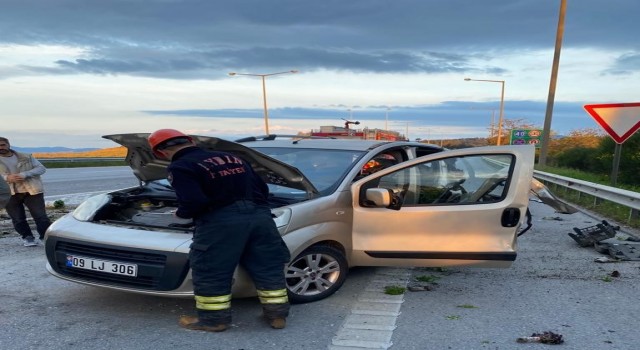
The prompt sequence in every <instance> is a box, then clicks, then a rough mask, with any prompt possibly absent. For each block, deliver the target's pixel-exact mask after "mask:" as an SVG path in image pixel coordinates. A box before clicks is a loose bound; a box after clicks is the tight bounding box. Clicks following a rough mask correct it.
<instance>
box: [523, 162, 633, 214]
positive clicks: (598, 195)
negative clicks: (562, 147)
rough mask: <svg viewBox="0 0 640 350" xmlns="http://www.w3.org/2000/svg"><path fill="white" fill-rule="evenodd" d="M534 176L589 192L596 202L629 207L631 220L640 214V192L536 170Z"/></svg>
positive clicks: (541, 179)
mask: <svg viewBox="0 0 640 350" xmlns="http://www.w3.org/2000/svg"><path fill="white" fill-rule="evenodd" d="M533 176H534V177H535V178H536V179H538V180H540V181H543V182H550V183H553V184H555V185H559V186H562V187H565V188H568V189H571V190H575V191H578V192H580V193H585V194H589V195H591V196H593V197H594V201H595V202H594V204H597V201H598V200H607V201H610V202H614V203H617V204H620V205H623V206H625V207H627V208H629V218H628V220H629V221H630V220H631V218H633V217H638V215H639V214H640V193H638V192H633V191H628V190H623V189H619V188H615V187H610V186H605V185H600V184H596V183H593V182H588V181H583V180H576V179H573V178H570V177H566V176H560V175H555V174H550V173H545V172H542V171H537V170H535V171H534V172H533Z"/></svg>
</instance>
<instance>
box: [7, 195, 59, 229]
mask: <svg viewBox="0 0 640 350" xmlns="http://www.w3.org/2000/svg"><path fill="white" fill-rule="evenodd" d="M25 207H27V209H29V214H31V217H32V218H33V221H34V222H35V223H36V229H37V231H38V234H39V236H40V238H41V239H42V238H44V234H45V232H47V229H48V228H49V225H51V221H50V220H49V217H48V216H47V211H46V209H45V205H44V194H42V193H38V194H34V195H31V194H29V193H16V194H14V195H12V196H11V198H10V199H9V202H8V203H7V206H6V207H5V210H6V211H7V214H9V216H10V217H11V221H12V223H13V228H14V229H15V230H16V231H17V232H18V234H19V235H20V236H22V238H26V237H33V233H32V232H31V227H29V223H28V222H27V213H26V211H25V209H24V208H25Z"/></svg>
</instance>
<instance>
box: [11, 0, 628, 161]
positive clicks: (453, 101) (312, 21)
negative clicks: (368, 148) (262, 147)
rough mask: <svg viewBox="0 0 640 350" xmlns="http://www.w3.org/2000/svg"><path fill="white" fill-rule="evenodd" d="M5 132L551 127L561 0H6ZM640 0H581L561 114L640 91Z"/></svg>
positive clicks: (69, 143)
mask: <svg viewBox="0 0 640 350" xmlns="http://www.w3.org/2000/svg"><path fill="white" fill-rule="evenodd" d="M0 9H1V11H0V33H2V34H1V35H0V118H1V119H2V128H1V129H0V130H1V131H0V135H1V136H6V137H8V138H10V140H11V141H12V144H13V145H14V146H22V147H44V146H65V147H72V148H79V147H113V146H115V144H113V143H112V142H111V141H108V140H104V139H102V138H101V136H102V135H106V134H113V133H128V132H151V131H153V130H155V129H159V128H177V129H181V130H183V131H185V132H189V133H194V134H203V135H212V136H219V137H223V138H227V139H234V138H238V137H242V136H248V135H262V134H264V133H265V123H264V112H263V100H262V81H261V78H260V77H256V76H243V75H236V76H229V74H228V73H229V72H237V73H244V74H271V73H280V72H288V71H291V70H297V71H298V73H296V74H292V73H285V74H278V75H274V76H269V77H267V78H266V79H265V81H266V87H267V89H266V90H267V103H268V107H269V108H268V111H269V131H270V132H271V133H277V134H294V133H297V132H298V131H310V130H312V129H318V128H319V127H320V126H321V125H336V126H341V125H343V123H344V120H342V119H349V120H353V121H356V120H357V121H359V122H360V125H359V127H369V128H380V129H384V128H388V129H391V130H396V131H400V132H402V133H405V132H407V131H408V133H409V137H410V138H411V139H414V138H422V139H439V138H459V137H486V136H488V134H489V129H490V124H491V121H492V119H493V121H494V122H495V123H497V122H498V115H499V106H500V93H501V86H502V84H501V83H495V82H477V81H465V80H464V78H466V77H468V78H472V79H481V80H498V81H505V97H504V101H505V103H504V118H505V120H506V119H524V120H526V121H528V122H530V123H531V124H533V125H535V126H538V127H540V128H542V126H543V124H544V115H545V110H546V105H547V97H548V95H549V82H550V77H551V68H552V62H553V54H554V45H555V40H556V30H557V24H558V16H559V9H560V0H477V1H471V0H393V1H392V0H387V1H382V0H349V1H344V0H340V1H338V0H323V1H303V0H270V1H269V0H248V1H246V0H234V1H218V0H144V1H143V0H101V1H100V0H0ZM639 13H640V1H637V0H609V1H606V2H605V1H601V0H568V1H567V12H566V19H565V31H564V40H563V43H562V52H561V58H560V67H559V74H558V81H557V88H556V93H555V104H554V114H553V118H552V124H551V129H552V130H553V131H554V132H556V133H559V134H566V133H567V132H569V131H571V130H576V129H583V128H598V129H599V126H598V125H597V124H596V123H595V122H594V121H593V119H592V118H591V117H590V116H589V115H588V114H587V113H586V112H585V111H584V110H583V108H582V106H583V105H584V104H588V103H609V102H637V101H639V100H640V96H639V95H640V86H639V85H640V83H639V82H640V40H638V38H637V36H638V35H639V34H640V25H639V24H638V20H637V17H638V14H639Z"/></svg>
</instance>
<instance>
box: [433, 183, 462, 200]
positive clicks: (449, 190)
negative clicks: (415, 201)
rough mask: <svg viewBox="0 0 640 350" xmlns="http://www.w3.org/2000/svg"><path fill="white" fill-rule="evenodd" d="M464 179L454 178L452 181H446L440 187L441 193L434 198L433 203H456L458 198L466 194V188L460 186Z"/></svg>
mask: <svg viewBox="0 0 640 350" xmlns="http://www.w3.org/2000/svg"><path fill="white" fill-rule="evenodd" d="M465 180H466V179H460V180H456V181H454V182H451V183H448V184H447V185H446V186H444V188H443V189H442V194H441V195H439V196H438V198H436V200H435V201H433V203H456V202H457V201H459V200H460V197H461V196H462V195H465V194H467V190H465V189H464V187H462V186H460V185H462V183H464V182H465ZM453 191H460V193H453Z"/></svg>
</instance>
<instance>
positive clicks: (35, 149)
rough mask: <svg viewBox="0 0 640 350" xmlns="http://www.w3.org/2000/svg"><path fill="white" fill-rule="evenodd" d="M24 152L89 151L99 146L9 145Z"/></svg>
mask: <svg viewBox="0 0 640 350" xmlns="http://www.w3.org/2000/svg"><path fill="white" fill-rule="evenodd" d="M11 148H12V149H14V150H16V151H18V152H24V153H53V152H89V151H95V150H98V149H99V148H67V147H11Z"/></svg>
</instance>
